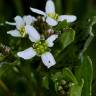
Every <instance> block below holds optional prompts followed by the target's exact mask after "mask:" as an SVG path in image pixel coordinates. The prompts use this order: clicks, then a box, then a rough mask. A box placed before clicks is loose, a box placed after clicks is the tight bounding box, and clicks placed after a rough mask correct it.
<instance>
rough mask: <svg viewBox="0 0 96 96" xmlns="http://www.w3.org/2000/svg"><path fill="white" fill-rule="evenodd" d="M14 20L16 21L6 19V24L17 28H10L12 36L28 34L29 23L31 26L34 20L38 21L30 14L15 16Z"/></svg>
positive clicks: (9, 32)
mask: <svg viewBox="0 0 96 96" xmlns="http://www.w3.org/2000/svg"><path fill="white" fill-rule="evenodd" d="M14 21H15V22H14V23H11V22H7V21H6V24H9V25H14V26H16V29H15V30H10V31H8V32H7V34H10V35H11V36H14V37H25V35H26V34H28V30H26V28H25V27H26V26H27V25H29V26H31V24H33V23H34V21H36V19H35V17H32V16H30V15H28V16H23V17H21V16H16V17H15V18H14Z"/></svg>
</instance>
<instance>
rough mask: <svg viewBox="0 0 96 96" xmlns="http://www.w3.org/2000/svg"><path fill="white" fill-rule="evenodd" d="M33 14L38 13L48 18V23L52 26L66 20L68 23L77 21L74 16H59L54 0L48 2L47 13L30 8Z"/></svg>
mask: <svg viewBox="0 0 96 96" xmlns="http://www.w3.org/2000/svg"><path fill="white" fill-rule="evenodd" d="M30 9H31V11H32V12H35V13H38V14H40V15H43V16H45V17H46V22H47V23H48V24H49V25H51V26H56V25H57V24H58V22H59V21H63V20H66V21H67V22H68V23H70V22H74V21H75V20H76V16H74V15H60V16H59V15H58V14H57V13H56V12H55V5H54V2H53V1H52V0H47V2H46V6H45V12H43V11H41V10H38V9H35V8H30Z"/></svg>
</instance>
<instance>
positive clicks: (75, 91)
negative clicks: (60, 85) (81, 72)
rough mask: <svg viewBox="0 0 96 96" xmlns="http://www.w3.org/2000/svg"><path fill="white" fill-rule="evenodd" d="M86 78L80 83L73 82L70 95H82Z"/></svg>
mask: <svg viewBox="0 0 96 96" xmlns="http://www.w3.org/2000/svg"><path fill="white" fill-rule="evenodd" d="M83 84H84V80H83V79H82V80H81V82H79V83H72V85H71V87H70V91H69V94H70V95H69V96H81V93H82V88H83Z"/></svg>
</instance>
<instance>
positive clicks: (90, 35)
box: [80, 16, 96, 56]
mask: <svg viewBox="0 0 96 96" xmlns="http://www.w3.org/2000/svg"><path fill="white" fill-rule="evenodd" d="M88 21H89V22H88V23H89V25H88V28H87V32H88V38H87V40H86V42H85V44H84V47H83V49H82V50H81V52H80V56H82V54H83V53H84V52H85V51H86V49H87V48H88V47H89V45H90V43H91V42H92V40H93V38H94V34H93V30H92V29H93V25H94V24H96V16H93V17H92V18H90V19H89V20H88Z"/></svg>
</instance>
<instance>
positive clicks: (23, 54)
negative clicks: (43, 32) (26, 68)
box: [17, 47, 36, 59]
mask: <svg viewBox="0 0 96 96" xmlns="http://www.w3.org/2000/svg"><path fill="white" fill-rule="evenodd" d="M35 55H36V52H35V51H34V49H33V48H32V47H30V48H28V49H26V50H24V51H21V52H18V53H17V56H19V57H21V58H23V59H31V58H32V57H34V56H35Z"/></svg>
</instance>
